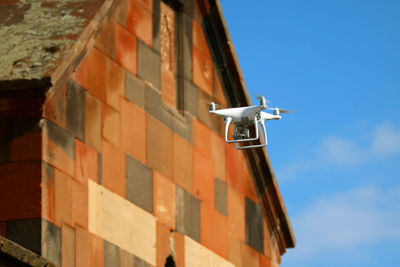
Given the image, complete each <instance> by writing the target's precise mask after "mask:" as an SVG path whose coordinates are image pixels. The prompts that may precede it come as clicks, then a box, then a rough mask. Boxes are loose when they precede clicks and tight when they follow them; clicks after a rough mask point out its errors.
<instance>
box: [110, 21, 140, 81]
mask: <svg viewBox="0 0 400 267" xmlns="http://www.w3.org/2000/svg"><path fill="white" fill-rule="evenodd" d="M115 60H116V61H117V62H118V63H119V64H121V66H123V67H124V68H126V69H127V70H129V71H130V72H131V73H133V74H137V40H136V37H135V36H134V35H133V34H131V33H130V32H129V31H127V30H126V29H125V28H124V27H123V26H121V25H120V24H119V23H116V24H115Z"/></svg>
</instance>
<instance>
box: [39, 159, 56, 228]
mask: <svg viewBox="0 0 400 267" xmlns="http://www.w3.org/2000/svg"><path fill="white" fill-rule="evenodd" d="M41 186H42V217H43V218H44V219H46V220H48V221H49V222H52V223H54V220H55V218H54V213H55V183H54V167H53V166H51V165H49V164H47V163H46V162H44V161H42V184H41Z"/></svg>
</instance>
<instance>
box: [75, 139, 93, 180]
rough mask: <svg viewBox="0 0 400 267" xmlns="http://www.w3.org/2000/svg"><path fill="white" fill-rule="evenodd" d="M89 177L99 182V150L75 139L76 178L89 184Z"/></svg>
mask: <svg viewBox="0 0 400 267" xmlns="http://www.w3.org/2000/svg"><path fill="white" fill-rule="evenodd" d="M88 179H91V180H93V181H95V182H97V152H96V150H94V149H93V148H91V147H89V146H87V145H85V144H84V143H82V142H80V141H79V140H78V139H75V180H77V181H78V182H80V183H81V184H83V185H85V186H87V183H88Z"/></svg>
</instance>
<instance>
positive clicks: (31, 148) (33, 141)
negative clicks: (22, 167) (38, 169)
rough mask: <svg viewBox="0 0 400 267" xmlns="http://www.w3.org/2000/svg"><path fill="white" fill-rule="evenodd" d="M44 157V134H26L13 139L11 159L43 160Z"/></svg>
mask: <svg viewBox="0 0 400 267" xmlns="http://www.w3.org/2000/svg"><path fill="white" fill-rule="evenodd" d="M41 159H42V134H41V133H32V134H26V135H23V136H20V137H17V138H14V139H13V140H11V143H10V160H11V161H24V160H41Z"/></svg>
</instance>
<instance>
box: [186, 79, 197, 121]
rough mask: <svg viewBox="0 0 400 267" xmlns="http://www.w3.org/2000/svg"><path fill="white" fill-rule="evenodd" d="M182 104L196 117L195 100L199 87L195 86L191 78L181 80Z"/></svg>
mask: <svg viewBox="0 0 400 267" xmlns="http://www.w3.org/2000/svg"><path fill="white" fill-rule="evenodd" d="M182 90H183V103H184V104H183V105H184V109H185V110H186V111H189V112H190V113H191V114H192V115H194V116H195V117H197V102H198V100H197V99H198V95H199V88H197V86H195V85H194V84H193V83H192V81H191V80H188V79H184V80H183V88H182Z"/></svg>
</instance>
